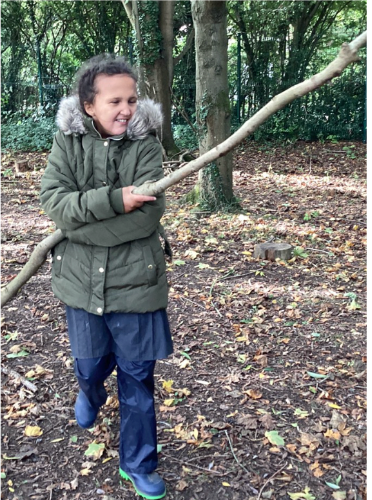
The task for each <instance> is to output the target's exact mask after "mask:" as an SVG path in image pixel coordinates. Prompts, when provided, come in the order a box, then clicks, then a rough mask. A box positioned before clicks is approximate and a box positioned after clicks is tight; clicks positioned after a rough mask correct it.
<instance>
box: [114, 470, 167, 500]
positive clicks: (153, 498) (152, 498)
mask: <svg viewBox="0 0 372 500" xmlns="http://www.w3.org/2000/svg"><path fill="white" fill-rule="evenodd" d="M119 474H120V476H121V477H122V478H123V479H125V480H126V481H130V482H131V483H132V484H133V487H134V489H135V490H136V493H137V495H139V496H141V497H143V498H146V499H147V500H158V499H159V498H164V497H165V495H166V494H167V491H166V490H165V491H164V493H162V494H161V495H158V496H150V495H146V494H145V493H142V491H139V490H138V489H137V488H136V485H135V484H134V481H133V479H132V478H130V477H129V476H128V474H127V473H126V472H124V471H123V470H122V469H120V468H119Z"/></svg>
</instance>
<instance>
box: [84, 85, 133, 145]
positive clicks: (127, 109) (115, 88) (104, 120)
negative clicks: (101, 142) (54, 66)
mask: <svg viewBox="0 0 372 500" xmlns="http://www.w3.org/2000/svg"><path fill="white" fill-rule="evenodd" d="M95 87H96V90H97V94H96V96H95V98H94V102H93V104H89V103H85V105H84V106H85V111H86V112H87V113H88V114H89V115H90V116H91V117H92V118H93V120H94V123H95V126H96V127H97V130H98V132H99V133H100V134H101V136H102V137H109V136H111V135H121V134H123V133H124V132H125V131H126V130H127V127H128V121H129V120H130V119H131V118H132V116H133V115H134V113H135V111H136V109H137V98H138V96H137V89H136V82H135V81H134V80H133V78H131V77H130V76H128V75H98V76H97V78H96V80H95Z"/></svg>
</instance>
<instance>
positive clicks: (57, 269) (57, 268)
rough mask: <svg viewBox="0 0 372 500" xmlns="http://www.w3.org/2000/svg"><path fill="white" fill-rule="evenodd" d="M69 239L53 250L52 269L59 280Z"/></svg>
mask: <svg viewBox="0 0 372 500" xmlns="http://www.w3.org/2000/svg"><path fill="white" fill-rule="evenodd" d="M67 243H68V239H67V238H65V239H64V240H62V241H61V243H59V244H58V245H57V246H56V247H54V248H53V250H52V269H53V274H54V276H56V277H57V278H59V276H60V275H61V269H62V262H63V257H64V255H65V250H66V247H67Z"/></svg>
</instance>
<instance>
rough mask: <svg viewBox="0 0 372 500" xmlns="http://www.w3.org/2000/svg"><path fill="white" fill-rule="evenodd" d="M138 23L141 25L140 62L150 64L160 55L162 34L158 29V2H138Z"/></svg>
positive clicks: (146, 0)
mask: <svg viewBox="0 0 372 500" xmlns="http://www.w3.org/2000/svg"><path fill="white" fill-rule="evenodd" d="M137 5H138V17H139V25H140V26H141V28H142V29H141V38H142V53H139V52H138V53H137V54H138V59H139V61H140V63H141V64H145V65H152V64H154V62H155V61H156V60H157V59H159V57H160V49H161V42H162V35H161V32H160V29H159V5H158V2H154V1H152V0H145V1H142V2H138V4H137Z"/></svg>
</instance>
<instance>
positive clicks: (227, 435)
mask: <svg viewBox="0 0 372 500" xmlns="http://www.w3.org/2000/svg"><path fill="white" fill-rule="evenodd" d="M225 434H226V437H227V439H228V440H229V445H230V450H231V453H232V454H233V457H234V458H235V461H236V463H237V464H238V465H240V467H241V468H242V469H243V470H245V472H246V473H247V474H249V470H248V469H246V468H245V467H244V465H243V464H242V463H240V462H239V460H238V459H237V458H236V455H235V453H234V448H233V446H232V442H231V439H230V436H229V434H228V432H227V430H226V429H225Z"/></svg>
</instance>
